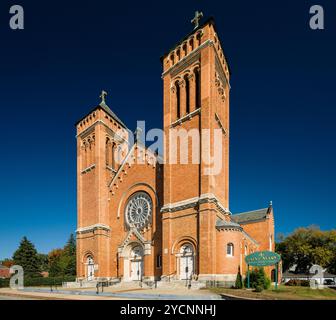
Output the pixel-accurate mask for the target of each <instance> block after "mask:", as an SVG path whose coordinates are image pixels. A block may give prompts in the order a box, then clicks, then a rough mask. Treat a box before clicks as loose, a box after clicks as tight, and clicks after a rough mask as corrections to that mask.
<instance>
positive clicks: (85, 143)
mask: <svg viewBox="0 0 336 320" xmlns="http://www.w3.org/2000/svg"><path fill="white" fill-rule="evenodd" d="M106 95H107V93H106V92H105V91H102V94H101V96H100V98H101V102H100V104H99V105H98V106H96V107H95V108H93V110H92V111H91V112H89V113H88V114H87V115H86V116H85V117H83V118H82V119H81V120H80V121H78V122H77V124H76V128H77V217H78V219H77V224H78V225H77V261H78V262H79V263H77V276H78V277H79V278H87V279H88V278H89V277H91V278H96V277H104V276H107V275H108V272H109V263H110V260H111V259H110V250H109V247H110V238H111V235H110V231H111V226H110V217H109V211H108V207H109V205H108V203H109V191H108V188H107V185H108V183H109V182H110V181H111V180H112V179H113V177H114V176H115V174H116V173H117V171H118V168H119V166H120V164H121V163H122V158H123V157H124V156H125V155H126V154H127V148H128V130H127V128H126V126H125V125H124V124H123V122H122V121H121V120H120V119H119V118H118V117H117V116H116V115H115V114H114V112H113V111H112V110H111V109H110V108H109V107H108V106H107V105H106V101H105V100H106ZM86 261H89V262H90V263H87V262H86ZM93 266H94V268H93ZM89 267H91V269H90V275H89V274H88V270H89V269H88V268H89Z"/></svg>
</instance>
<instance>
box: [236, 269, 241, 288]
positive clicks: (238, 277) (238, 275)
mask: <svg viewBox="0 0 336 320" xmlns="http://www.w3.org/2000/svg"><path fill="white" fill-rule="evenodd" d="M235 288H236V289H242V288H243V281H242V276H241V274H240V267H238V273H237V278H236V283H235Z"/></svg>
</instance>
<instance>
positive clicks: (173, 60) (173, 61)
mask: <svg viewBox="0 0 336 320" xmlns="http://www.w3.org/2000/svg"><path fill="white" fill-rule="evenodd" d="M170 61H171V65H172V66H173V65H174V63H175V59H174V54H172V55H171V56H170Z"/></svg>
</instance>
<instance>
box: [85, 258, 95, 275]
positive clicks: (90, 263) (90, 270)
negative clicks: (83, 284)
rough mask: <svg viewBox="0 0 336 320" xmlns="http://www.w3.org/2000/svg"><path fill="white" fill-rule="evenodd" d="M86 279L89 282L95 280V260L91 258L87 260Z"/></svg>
mask: <svg viewBox="0 0 336 320" xmlns="http://www.w3.org/2000/svg"><path fill="white" fill-rule="evenodd" d="M86 278H87V280H88V281H92V280H93V279H94V260H93V258H92V257H91V256H88V257H87V259H86Z"/></svg>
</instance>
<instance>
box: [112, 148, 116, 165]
mask: <svg viewBox="0 0 336 320" xmlns="http://www.w3.org/2000/svg"><path fill="white" fill-rule="evenodd" d="M115 152H116V144H115V143H113V144H112V150H111V158H112V159H111V166H112V169H113V170H116V161H115V157H116V154H115Z"/></svg>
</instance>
